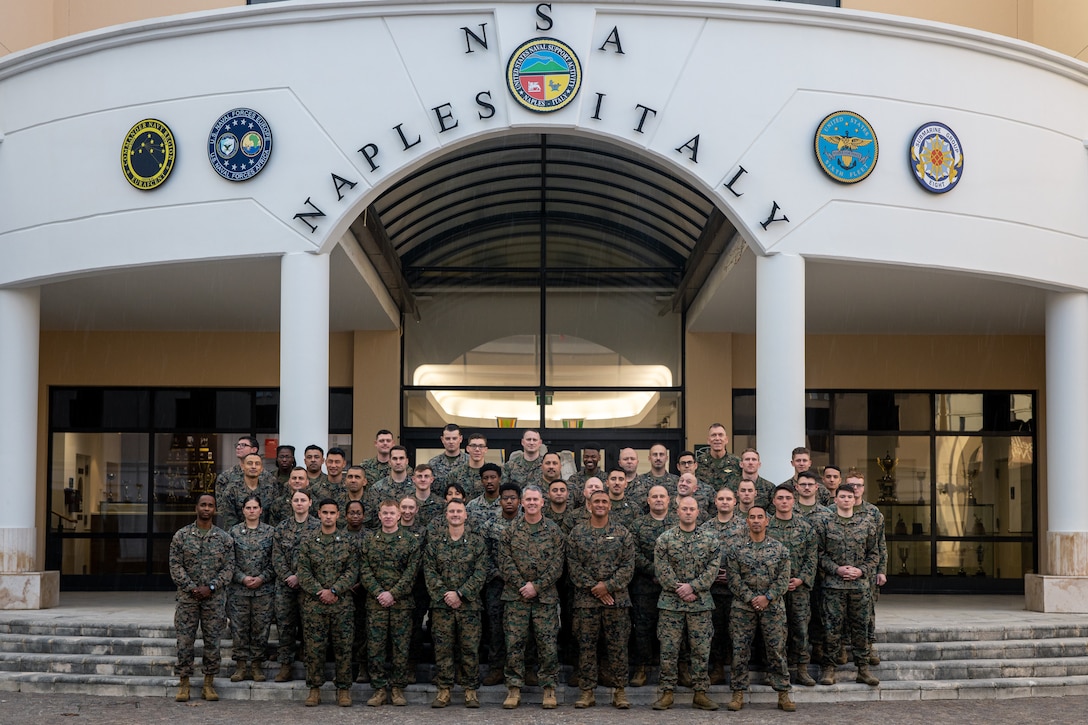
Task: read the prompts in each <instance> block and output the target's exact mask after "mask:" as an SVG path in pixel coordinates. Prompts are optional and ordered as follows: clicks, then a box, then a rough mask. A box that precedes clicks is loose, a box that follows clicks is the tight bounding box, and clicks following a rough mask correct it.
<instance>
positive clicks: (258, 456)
mask: <svg viewBox="0 0 1088 725" xmlns="http://www.w3.org/2000/svg"><path fill="white" fill-rule="evenodd" d="M250 456H257V458H258V459H259V460H261V461H263V460H264V458H262V457H261V454H260V453H247V454H245V455H244V456H242V460H243V461H244V460H246V459H247V458H249V457H250Z"/></svg>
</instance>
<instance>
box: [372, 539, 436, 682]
mask: <svg viewBox="0 0 1088 725" xmlns="http://www.w3.org/2000/svg"><path fill="white" fill-rule="evenodd" d="M420 543H421V542H420V539H419V538H418V537H416V536H414V535H413V534H412V533H411V532H409V531H406V530H404V529H402V528H398V529H397V530H396V531H395V532H391V533H390V532H386V531H383V530H382V529H378V530H377V531H373V532H370V533H367V534H366V535H365V536H364V537H363V543H362V549H361V554H360V562H359V582H360V583H361V584H362V588H363V589H365V590H366V592H367V594H368V595H369V597H368V599H367V602H366V608H367V628H368V630H369V631H368V632H367V654H368V659H369V661H370V666H369V670H370V684H371V686H372V687H373V688H374V689H375V690H381V689H382V688H384V687H385V686H386V685H387V684H388V685H390V686H392V687H394V688H401V689H403V688H404V687H405V685H407V684H408V680H409V675H410V673H409V671H408V647H409V643H410V639H411V634H412V611H413V610H414V609H415V599H414V598H413V597H412V584H413V583H414V582H415V579H416V573H417V572H418V571H419V559H420ZM383 593H388V594H390V595H392V597H393V603H392V604H391V605H389V606H384V605H383V604H382V603H381V601H380V600H379V596H380V595H382V594H383ZM387 646H388V647H389V648H390V649H391V652H392V663H391V664H392V666H391V667H390V668H389V669H387V668H386V666H385V664H386V663H385V652H386V647H387Z"/></svg>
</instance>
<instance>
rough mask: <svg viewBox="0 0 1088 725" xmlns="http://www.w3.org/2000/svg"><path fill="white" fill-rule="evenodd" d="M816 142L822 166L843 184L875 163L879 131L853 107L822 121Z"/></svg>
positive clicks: (852, 181)
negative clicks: (854, 111) (851, 109)
mask: <svg viewBox="0 0 1088 725" xmlns="http://www.w3.org/2000/svg"><path fill="white" fill-rule="evenodd" d="M815 146H816V161H817V162H819V164H820V168H821V169H823V170H824V173H825V174H827V175H828V176H830V177H831V178H832V179H834V180H835V181H839V182H841V183H843V184H856V183H857V182H859V181H861V180H862V179H864V178H865V177H866V176H868V175H869V174H871V173H872V172H873V169H874V168H875V167H876V158H877V153H878V152H879V147H878V144H877V142H876V133H875V132H874V131H873V127H872V126H870V125H869V122H868V121H866V120H865V119H864V118H862V117H861V116H859V115H858V114H856V113H853V112H852V111H836V112H835V113H832V114H830V115H829V116H827V117H826V118H824V120H822V121H820V127H819V128H818V129H816V138H815Z"/></svg>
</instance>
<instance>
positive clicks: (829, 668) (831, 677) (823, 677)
mask: <svg viewBox="0 0 1088 725" xmlns="http://www.w3.org/2000/svg"><path fill="white" fill-rule="evenodd" d="M820 684H821V685H834V684H835V665H824V666H823V667H821V668H820Z"/></svg>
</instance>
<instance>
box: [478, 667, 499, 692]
mask: <svg viewBox="0 0 1088 725" xmlns="http://www.w3.org/2000/svg"><path fill="white" fill-rule="evenodd" d="M502 670H503V667H502V665H495V666H494V667H492V668H491V669H490V670H488V671H487V677H485V678H484V681H483V682H482V683H481V684H482V685H484V686H485V687H490V686H491V685H501V684H502V681H503V680H504V679H505V678H504V677H503V676H502Z"/></svg>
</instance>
